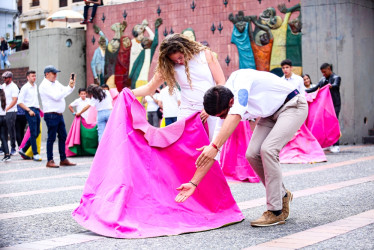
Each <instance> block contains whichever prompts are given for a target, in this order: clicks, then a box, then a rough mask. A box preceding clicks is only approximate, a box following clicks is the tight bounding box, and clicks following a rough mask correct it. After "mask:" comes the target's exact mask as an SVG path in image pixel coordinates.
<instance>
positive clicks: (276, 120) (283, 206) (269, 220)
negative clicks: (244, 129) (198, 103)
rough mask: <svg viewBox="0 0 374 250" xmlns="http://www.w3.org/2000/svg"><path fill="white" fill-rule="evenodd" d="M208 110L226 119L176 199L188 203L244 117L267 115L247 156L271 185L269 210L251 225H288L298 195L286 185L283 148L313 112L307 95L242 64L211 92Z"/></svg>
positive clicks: (206, 100) (206, 97) (207, 96)
mask: <svg viewBox="0 0 374 250" xmlns="http://www.w3.org/2000/svg"><path fill="white" fill-rule="evenodd" d="M204 109H205V111H206V112H207V113H208V114H209V115H212V116H217V117H220V118H221V119H224V120H221V121H220V122H222V123H223V124H222V127H221V129H220V131H219V133H218V135H217V136H216V137H215V139H213V141H212V143H211V144H210V145H208V146H204V147H202V148H200V149H198V150H202V151H203V152H202V153H201V155H200V156H199V158H198V159H197V161H196V167H197V170H196V172H195V175H194V176H193V178H192V179H191V181H190V182H189V183H185V184H182V185H181V186H180V187H179V188H178V189H179V190H180V193H179V194H178V195H177V197H176V201H177V202H183V201H185V200H186V199H187V198H188V197H189V196H191V195H192V194H193V192H194V191H195V189H196V187H197V185H198V184H199V183H200V181H201V180H202V178H203V177H204V176H205V174H206V173H207V172H208V171H209V169H210V167H211V166H212V165H213V163H214V157H215V156H216V155H217V153H218V151H219V148H220V147H222V145H223V144H224V143H225V141H226V140H227V139H228V138H229V137H230V135H231V134H232V133H233V131H234V130H235V128H236V127H237V125H238V124H239V122H240V121H241V120H248V119H253V118H257V117H261V119H260V120H259V122H258V124H257V126H256V128H255V130H254V132H253V135H252V138H251V141H250V143H249V145H248V149H247V152H246V158H247V160H248V161H249V163H250V164H251V166H252V167H253V169H254V170H255V171H256V173H257V175H258V176H259V177H260V178H261V181H262V183H263V184H264V186H265V189H266V203H267V211H266V212H264V213H263V215H262V216H261V217H260V218H259V219H257V220H254V221H252V222H251V225H252V226H272V225H277V224H284V223H285V222H286V219H287V218H288V215H289V203H290V201H291V200H292V194H291V192H290V191H288V190H286V189H285V187H284V185H283V180H282V170H281V166H280V163H279V152H280V151H281V149H282V148H283V147H284V146H285V145H286V144H287V143H288V141H289V140H291V139H292V137H293V136H294V134H295V133H296V131H297V130H298V129H299V128H300V126H301V125H302V124H303V122H304V121H305V119H306V117H307V115H308V104H307V102H306V99H305V96H303V95H300V94H299V91H298V90H297V89H295V87H294V85H293V84H291V83H289V82H287V81H285V80H283V79H281V78H279V77H278V76H276V75H274V74H272V73H269V72H265V71H256V70H252V69H242V70H238V71H235V72H234V73H232V74H231V76H230V78H229V79H228V81H227V82H226V85H225V86H215V87H213V88H211V89H209V90H208V91H207V92H206V93H205V95H204ZM217 126H218V125H217ZM233 157H235V156H233Z"/></svg>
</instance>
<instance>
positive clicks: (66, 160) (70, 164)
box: [60, 159, 77, 167]
mask: <svg viewBox="0 0 374 250" xmlns="http://www.w3.org/2000/svg"><path fill="white" fill-rule="evenodd" d="M75 165H77V164H76V163H72V162H70V161H69V160H68V159H65V160H63V161H61V162H60V166H61V167H62V166H75Z"/></svg>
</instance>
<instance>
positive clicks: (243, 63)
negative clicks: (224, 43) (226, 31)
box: [229, 11, 256, 69]
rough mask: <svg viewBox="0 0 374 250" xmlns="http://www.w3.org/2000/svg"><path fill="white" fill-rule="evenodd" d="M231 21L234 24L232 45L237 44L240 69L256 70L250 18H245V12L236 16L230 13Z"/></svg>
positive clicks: (240, 12)
mask: <svg viewBox="0 0 374 250" xmlns="http://www.w3.org/2000/svg"><path fill="white" fill-rule="evenodd" d="M229 20H230V21H231V22H232V23H233V24H234V29H233V31H232V36H231V43H233V44H235V45H236V47H237V48H238V53H239V69H256V63H255V58H254V56H253V51H252V47H251V42H250V40H249V33H248V28H249V22H250V20H249V19H248V17H245V16H244V12H243V11H239V12H238V14H236V15H235V17H234V15H233V14H232V13H230V15H229Z"/></svg>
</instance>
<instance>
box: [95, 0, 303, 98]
mask: <svg viewBox="0 0 374 250" xmlns="http://www.w3.org/2000/svg"><path fill="white" fill-rule="evenodd" d="M277 2H278V3H281V2H282V1H277ZM284 2H286V4H287V5H288V2H289V1H284ZM150 3H151V2H149V4H150ZM256 3H257V2H256ZM292 3H293V5H290V6H286V4H279V5H278V6H276V8H275V7H268V6H264V7H263V9H261V7H260V5H259V6H258V9H257V10H258V12H257V13H260V14H258V15H254V14H257V13H253V12H252V13H250V12H249V13H247V12H248V11H247V10H246V8H239V10H240V11H237V12H234V13H230V12H229V11H227V12H226V13H227V15H226V17H227V18H226V20H220V21H219V22H218V21H217V20H215V22H213V23H212V24H211V26H210V27H209V26H204V27H202V25H199V24H198V23H191V22H189V21H185V22H184V23H178V26H177V27H172V26H171V25H172V24H175V22H174V21H173V19H172V18H171V16H169V15H168V13H167V12H166V10H165V11H164V10H161V8H160V6H157V15H158V17H154V16H148V17H147V16H142V15H137V16H132V19H131V21H132V22H131V26H129V27H127V26H128V24H127V21H126V16H127V14H129V15H132V14H131V13H130V12H126V13H125V11H124V12H123V13H124V14H123V15H122V16H123V18H124V19H125V20H124V21H119V20H118V16H117V18H112V19H109V16H107V18H108V21H109V20H110V21H109V26H108V23H106V22H107V21H106V20H105V19H104V13H101V14H102V15H103V18H101V21H100V19H97V20H96V21H95V24H94V25H93V29H92V28H90V29H88V30H94V38H93V39H92V40H93V41H92V44H93V45H94V48H93V49H92V47H91V49H90V50H92V52H91V54H90V56H89V57H91V59H89V60H90V64H89V66H88V69H91V70H89V71H88V75H90V76H89V78H88V79H92V77H93V79H94V82H95V83H97V84H100V85H104V84H107V85H108V86H109V87H110V88H117V90H118V91H119V92H120V91H121V90H122V89H123V88H125V87H128V88H132V89H134V88H137V87H139V86H142V85H145V84H147V83H148V79H150V78H151V77H152V71H151V69H153V68H154V67H155V63H153V64H152V59H153V56H154V55H155V54H156V55H157V53H158V52H157V50H156V49H157V47H158V44H159V41H160V40H162V38H159V28H160V26H161V25H163V22H164V20H166V24H164V26H167V27H164V28H163V29H162V32H161V33H162V34H161V35H163V37H165V36H167V35H168V34H171V33H174V31H175V32H180V33H182V34H184V35H185V36H187V37H189V38H190V39H192V40H195V41H202V43H203V42H204V43H206V44H208V41H209V43H212V47H211V49H212V51H216V52H217V53H216V54H217V55H220V62H221V64H222V65H225V64H226V67H225V68H224V71H225V75H226V77H228V76H229V75H230V73H231V72H232V71H234V70H236V69H238V68H239V69H243V68H252V69H257V70H262V71H270V72H273V73H274V74H277V75H279V76H282V75H283V72H282V70H281V66H280V63H281V61H282V60H284V59H290V60H291V61H292V63H293V72H294V73H296V74H298V75H301V74H302V49H301V38H302V34H301V28H302V22H301V12H300V9H301V7H300V3H298V4H295V3H297V2H295V1H292ZM253 4H254V3H252V4H251V7H252V6H253ZM259 4H260V3H259ZM126 6H128V5H126ZM134 6H135V4H134ZM228 6H229V5H228ZM113 8H114V7H113ZM195 8H196V9H195V10H196V11H198V10H199V9H198V8H199V7H198V6H197V5H196V6H195ZM100 9H101V8H99V9H98V10H100ZM164 9H166V8H165V6H164ZM228 9H229V8H227V10H228ZM236 9H238V8H236ZM251 9H252V8H251ZM111 11H118V10H117V9H116V10H114V9H113V10H111ZM169 11H170V9H169ZM221 11H222V12H225V11H226V6H222V10H221ZM184 12H187V14H186V15H187V16H190V15H191V13H189V12H188V10H184ZM184 12H183V13H184ZM161 13H163V14H164V15H165V18H163V19H164V20H163V19H161V18H160V14H161ZM188 13H189V14H188ZM193 13H194V11H192V15H195V14H193ZM292 13H295V14H294V15H292ZM291 16H292V18H291ZM144 17H147V19H144ZM148 18H149V19H148ZM177 18H178V16H177ZM213 18H214V17H213ZM117 20H118V21H117ZM136 20H138V21H136ZM141 20H142V21H141ZM148 20H153V21H152V22H151V23H149V22H148ZM186 20H188V19H186ZM110 22H113V23H110ZM221 22H222V23H221ZM222 24H223V25H222ZM91 27H92V26H91ZM104 30H105V33H104ZM202 30H204V31H203V32H202ZM215 31H216V32H215ZM91 34H92V33H91ZM225 37H230V39H231V44H232V45H230V44H227V43H226V44H222V41H223V40H224V39H225ZM95 40H97V42H96V43H95ZM229 41H230V40H229ZM217 44H218V45H219V46H217ZM231 46H234V50H231V49H230V47H231ZM227 48H228V49H227ZM235 48H236V49H235ZM223 53H225V54H223ZM226 53H227V54H226ZM233 53H238V57H235V56H233ZM217 58H218V56H217ZM232 58H236V59H235V60H238V61H235V62H234V63H232V64H230V61H231V62H233V61H232ZM232 65H235V66H232ZM90 73H91V74H90ZM89 83H92V82H89Z"/></svg>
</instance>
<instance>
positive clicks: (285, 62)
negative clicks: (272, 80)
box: [281, 59, 292, 67]
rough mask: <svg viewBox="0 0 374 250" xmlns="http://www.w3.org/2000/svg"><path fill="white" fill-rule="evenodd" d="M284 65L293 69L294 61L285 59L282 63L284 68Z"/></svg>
mask: <svg viewBox="0 0 374 250" xmlns="http://www.w3.org/2000/svg"><path fill="white" fill-rule="evenodd" d="M283 65H288V66H290V67H292V61H291V60H290V59H285V60H283V61H282V62H281V66H282V67H283Z"/></svg>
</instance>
